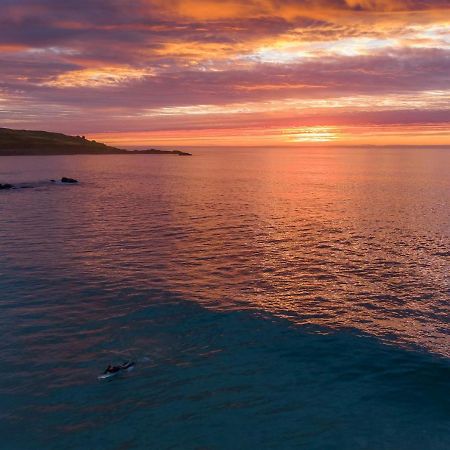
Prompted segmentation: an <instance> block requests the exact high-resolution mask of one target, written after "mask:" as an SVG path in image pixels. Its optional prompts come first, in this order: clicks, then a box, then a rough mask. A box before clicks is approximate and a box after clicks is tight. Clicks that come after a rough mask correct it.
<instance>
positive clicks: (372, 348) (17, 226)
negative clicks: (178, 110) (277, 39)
mask: <svg viewBox="0 0 450 450" xmlns="http://www.w3.org/2000/svg"><path fill="white" fill-rule="evenodd" d="M193 153H194V156H192V157H177V156H162V155H161V156H160V155H142V156H137V155H133V156H131V155H130V156H55V157H46V156H45V157H3V158H1V159H0V182H2V183H6V182H9V183H13V184H17V185H19V186H25V185H30V186H33V188H30V189H15V190H12V191H1V192H0V313H1V316H0V317H1V319H0V336H1V339H0V355H1V370H0V439H1V441H0V442H1V444H0V447H1V448H2V449H6V450H15V449H20V450H22V449H23V450H25V449H26V450H28V449H30V450H31V449H55V450H56V449H117V450H119V449H256V448H262V449H272V448H273V449H280V448H283V449H291V448H292V449H294V448H295V449H299V448H301V449H308V450H310V449H317V450H326V449H339V450H341V449H344V450H346V449H350V450H352V449H367V450H382V449H386V450H403V449H405V450H414V449H417V450H428V449H442V450H444V449H446V450H447V449H449V448H450V396H449V387H450V364H449V356H450V339H449V315H448V314H449V298H450V283H449V281H450V278H449V269H450V265H449V258H450V195H449V192H450V175H449V173H450V171H449V168H450V151H449V150H443V149H440V150H438V149H432V148H430V149H398V148H397V149H395V148H393V149H388V148H383V149H375V148H370V149H344V148H341V149H319V148H315V149H247V150H245V149H222V150H219V149H216V150H207V149H204V150H196V151H194V152H193ZM61 176H68V177H73V178H77V179H79V180H80V183H79V184H77V185H63V184H59V183H50V182H49V180H50V179H57V178H60V177H61ZM125 360H134V361H136V367H135V369H134V370H133V371H132V372H129V373H126V374H123V375H119V376H117V377H114V378H113V379H112V381H109V382H108V381H106V382H105V381H103V382H101V381H99V380H98V379H97V376H98V375H99V374H100V373H102V371H103V370H104V368H105V367H106V366H107V365H108V364H120V363H122V362H123V361H125Z"/></svg>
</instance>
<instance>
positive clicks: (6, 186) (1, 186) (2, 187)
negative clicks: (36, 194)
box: [0, 183, 14, 190]
mask: <svg viewBox="0 0 450 450" xmlns="http://www.w3.org/2000/svg"><path fill="white" fill-rule="evenodd" d="M2 189H14V186H13V185H12V184H8V183H6V184H0V190H2Z"/></svg>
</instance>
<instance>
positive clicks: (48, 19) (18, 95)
mask: <svg viewBox="0 0 450 450" xmlns="http://www.w3.org/2000/svg"><path fill="white" fill-rule="evenodd" d="M0 1H1V4H2V15H1V16H0V42H1V45H0V92H1V93H2V97H1V98H2V102H1V108H2V112H1V113H0V114H2V117H3V120H7V121H8V123H10V124H14V123H17V124H19V123H20V124H21V126H23V125H24V124H25V125H26V124H27V123H28V124H30V126H31V125H33V126H37V125H36V124H38V123H39V111H41V117H42V124H43V127H44V125H45V121H46V120H48V117H47V116H46V114H47V115H52V116H53V117H55V116H58V115H59V117H61V121H63V120H67V119H64V118H67V115H69V114H71V115H72V116H74V117H77V121H72V123H71V125H70V126H73V127H74V128H76V127H77V126H84V127H86V128H88V129H94V128H95V127H98V130H101V129H102V128H104V127H109V126H116V127H119V126H120V128H121V129H123V128H124V127H125V128H126V127H128V128H129V129H136V128H137V127H144V128H146V129H149V128H152V127H155V128H157V127H160V126H162V125H161V124H162V119H161V117H162V116H158V114H156V113H155V111H158V110H159V111H166V112H167V111H178V113H177V115H176V120H177V121H178V122H179V123H180V124H181V126H182V127H183V126H185V127H188V126H191V127H194V126H195V127H198V126H201V125H200V124H201V123H205V125H204V126H205V127H209V128H208V129H211V128H212V124H211V123H210V121H211V120H212V119H211V118H209V119H207V118H206V116H205V115H204V114H202V113H201V108H202V107H205V105H206V107H205V109H206V110H209V111H210V112H211V111H213V110H214V108H216V109H215V111H217V109H220V108H223V109H224V111H227V112H228V114H229V115H230V119H229V122H230V123H234V124H235V126H238V125H239V121H240V120H243V121H244V122H245V120H247V119H248V118H249V116H245V114H247V113H248V114H250V115H251V125H252V126H254V127H256V126H257V121H258V117H259V118H260V123H261V126H266V125H267V122H266V120H269V119H270V120H277V121H284V122H285V123H289V121H290V120H291V119H290V117H298V116H300V115H301V116H302V117H303V118H305V116H304V115H303V114H301V106H295V107H293V106H292V105H293V104H294V103H295V102H297V103H298V104H301V102H304V108H305V111H308V108H310V107H311V106H307V105H311V102H316V104H319V103H320V102H324V101H325V102H326V101H329V102H330V104H331V105H335V106H333V107H332V109H333V111H335V114H334V115H333V114H330V110H329V108H328V109H327V111H322V110H320V108H319V107H317V108H316V107H314V120H313V122H314V126H320V120H323V121H324V123H325V122H327V124H328V125H329V124H330V123H331V122H330V120H329V119H330V117H340V118H343V117H344V116H345V115H344V114H343V111H342V106H339V100H337V99H342V98H347V99H349V98H353V99H361V98H362V97H366V98H370V99H372V100H371V102H372V104H370V102H368V103H367V104H366V105H365V106H364V111H363V110H362V109H361V107H359V106H356V105H352V104H346V106H345V108H347V110H348V112H349V114H350V112H351V111H358V114H365V116H364V117H368V116H367V115H368V114H369V113H371V111H372V112H374V113H375V112H377V111H378V109H379V108H378V106H377V105H379V104H381V103H383V101H384V99H385V98H386V97H389V98H394V97H395V98H396V99H397V100H398V99H400V98H402V99H403V100H402V102H405V104H406V103H407V104H409V105H413V104H414V105H415V108H409V110H410V111H413V112H412V113H411V114H412V115H414V114H416V117H418V118H419V120H425V112H426V111H430V110H432V109H433V110H436V111H441V110H443V108H442V107H441V103H440V102H441V100H442V97H443V96H445V95H448V93H449V91H450V83H449V79H448V73H450V62H449V58H450V56H449V55H450V40H449V38H448V30H449V20H448V17H449V16H448V13H449V12H450V4H449V3H448V1H447V0H446V1H444V0H430V1H424V0H305V1H302V2H299V1H294V0H247V1H243V0H224V1H223V2H217V1H213V0H164V1H163V0H136V1H135V2H129V1H125V0H90V1H87V0H77V1H75V0H65V1H64V2H61V1H60V0H14V1H13V0H0ZM432 92H439V93H443V94H442V95H441V94H439V95H437V96H436V95H433V94H432ZM405 98H406V100H405ZM419 99H420V101H419ZM355 101H356V100H355ZM277 102H278V103H277ZM427 102H429V103H428V104H427ZM275 103H277V104H279V106H280V108H281V109H280V110H277V111H274V110H271V109H270V108H272V107H273V105H274V104H275ZM341 103H342V102H341ZM249 105H251V106H250V107H249ZM256 105H257V106H256ZM183 108H184V109H183ZM245 108H250V110H249V111H247V113H245V112H243V111H244V110H245ZM387 108H388V110H389V108H390V109H391V110H392V111H394V112H395V113H397V112H398V111H399V110H402V111H403V110H405V108H404V107H403V106H402V105H400V106H399V103H395V102H394V103H392V104H391V105H390V106H388V107H387ZM325 109H326V108H325ZM444 109H445V108H444ZM183 111H184V113H183ZM192 111H200V113H198V114H197V119H195V120H194V119H193V115H195V114H191V112H192ZM283 111H284V114H283ZM414 111H416V112H415V113H414ZM47 112H48V113H47ZM377 113H378V112H377ZM211 114H212V113H211ZM214 114H215V113H214ZM214 114H212V115H214ZM383 114H384V116H383V117H389V120H391V121H394V120H395V117H394V115H395V114H392V115H388V114H387V112H384V113H383ZM439 114H440V113H439ZM168 116H170V114H168V115H167V114H166V116H164V120H168V123H172V122H171V121H172V119H170V118H168ZM274 116H276V118H275V117H274ZM174 117H175V116H174ZM200 117H203V119H202V120H203V122H202V121H201V120H200ZM243 117H246V118H247V119H245V120H244V119H243ZM345 117H347V119H348V120H350V119H351V120H353V121H355V122H357V121H358V116H356V115H353V116H352V115H351V114H350V115H346V116H345ZM402 117H405V115H404V114H402ZM124 118H126V120H124ZM268 118H269V119H268ZM347 119H346V120H347ZM14 120H15V121H16V122H14ZM215 120H218V119H217V118H216V119H215ZM220 120H225V119H224V114H221V119H220ZM227 120H228V119H227ZM249 120H250V119H249ZM305 120H306V119H305ZM336 120H338V119H336ZM207 121H208V123H207V124H206V122H207ZM61 123H62V122H61ZM277 123H278V122H277ZM82 124H83V125H82ZM280 124H281V122H280ZM331 125H332V123H331ZM61 126H62V125H61ZM280 126H281V125H280ZM74 131H76V130H74Z"/></svg>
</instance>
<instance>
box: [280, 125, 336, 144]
mask: <svg viewBox="0 0 450 450" xmlns="http://www.w3.org/2000/svg"><path fill="white" fill-rule="evenodd" d="M283 134H284V135H285V136H286V140H287V141H289V142H306V143H307V142H331V141H336V140H337V139H339V135H340V133H339V129H338V128H337V127H329V126H314V127H295V128H287V129H285V130H284V131H283Z"/></svg>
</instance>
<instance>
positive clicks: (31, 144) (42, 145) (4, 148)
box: [0, 128, 189, 156]
mask: <svg viewBox="0 0 450 450" xmlns="http://www.w3.org/2000/svg"><path fill="white" fill-rule="evenodd" d="M116 154H122V155H128V154H134V155H136V154H152V155H154V154H172V155H180V156H185V155H189V153H184V152H181V151H179V150H171V151H169V150H155V149H150V150H142V151H133V152H131V151H127V150H123V149H120V148H116V147H110V146H108V145H106V144H102V143H100V142H96V141H90V140H89V139H86V138H85V137H84V136H67V135H65V134H62V133H50V132H48V131H30V130H12V129H9V128H0V156H29V155H34V156H37V155H116Z"/></svg>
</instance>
